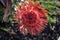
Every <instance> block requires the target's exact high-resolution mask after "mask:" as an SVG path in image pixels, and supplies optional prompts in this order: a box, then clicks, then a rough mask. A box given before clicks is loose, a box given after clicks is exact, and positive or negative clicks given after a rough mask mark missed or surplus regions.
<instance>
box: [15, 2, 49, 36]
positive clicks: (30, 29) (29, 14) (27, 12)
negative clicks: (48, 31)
mask: <svg viewBox="0 0 60 40" xmlns="http://www.w3.org/2000/svg"><path fill="white" fill-rule="evenodd" d="M46 15H47V11H46V10H45V9H44V7H43V6H42V5H41V4H39V3H34V4H33V3H32V2H31V1H30V2H22V3H21V5H19V6H17V10H16V12H15V15H14V18H15V19H16V20H18V21H19V22H18V30H19V31H20V32H21V33H23V34H28V33H30V34H32V35H36V34H37V33H39V32H40V33H41V32H42V31H43V30H44V29H45V27H46V26H47V23H48V21H47V18H46Z"/></svg>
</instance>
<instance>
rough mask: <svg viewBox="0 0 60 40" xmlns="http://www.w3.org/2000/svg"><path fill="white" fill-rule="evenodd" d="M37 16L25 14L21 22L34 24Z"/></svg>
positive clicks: (31, 13)
mask: <svg viewBox="0 0 60 40" xmlns="http://www.w3.org/2000/svg"><path fill="white" fill-rule="evenodd" d="M36 19H37V15H36V14H35V13H34V12H27V13H26V14H24V17H23V21H25V22H28V23H29V24H32V23H35V22H36Z"/></svg>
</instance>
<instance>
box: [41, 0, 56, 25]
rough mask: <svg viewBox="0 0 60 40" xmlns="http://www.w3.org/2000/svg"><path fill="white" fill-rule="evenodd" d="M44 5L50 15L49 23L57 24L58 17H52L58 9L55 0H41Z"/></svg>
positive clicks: (48, 16)
mask: <svg viewBox="0 0 60 40" xmlns="http://www.w3.org/2000/svg"><path fill="white" fill-rule="evenodd" d="M41 3H42V5H43V6H44V7H45V8H46V9H47V10H48V15H47V19H48V22H49V25H50V26H52V25H51V24H52V23H53V24H56V17H52V16H53V15H55V13H54V12H55V10H56V3H55V2H53V1H41Z"/></svg>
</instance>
